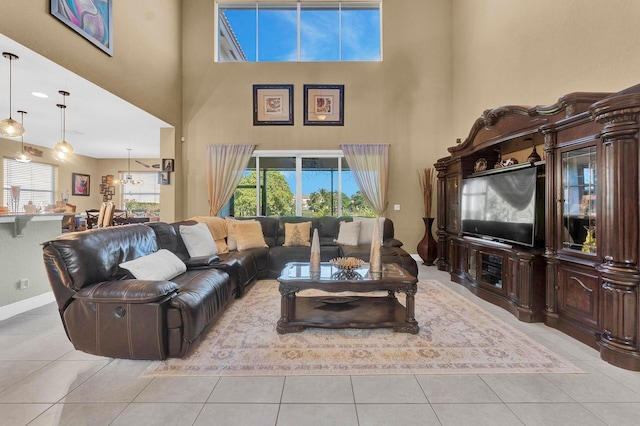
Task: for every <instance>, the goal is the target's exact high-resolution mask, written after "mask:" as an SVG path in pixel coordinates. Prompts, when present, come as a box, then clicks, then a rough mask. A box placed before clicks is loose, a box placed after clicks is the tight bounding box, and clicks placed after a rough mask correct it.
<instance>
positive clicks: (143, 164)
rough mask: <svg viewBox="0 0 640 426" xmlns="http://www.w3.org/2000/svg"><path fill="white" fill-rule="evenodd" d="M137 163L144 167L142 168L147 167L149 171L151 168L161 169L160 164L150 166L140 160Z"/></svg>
mask: <svg viewBox="0 0 640 426" xmlns="http://www.w3.org/2000/svg"><path fill="white" fill-rule="evenodd" d="M135 162H136V163H138V164H140V165H142V166H145V167H146V168H147V169H148V168H149V167H153V168H154V169H159V168H160V164H151V165H149V164H147V163H143V162H142V161H140V160H135Z"/></svg>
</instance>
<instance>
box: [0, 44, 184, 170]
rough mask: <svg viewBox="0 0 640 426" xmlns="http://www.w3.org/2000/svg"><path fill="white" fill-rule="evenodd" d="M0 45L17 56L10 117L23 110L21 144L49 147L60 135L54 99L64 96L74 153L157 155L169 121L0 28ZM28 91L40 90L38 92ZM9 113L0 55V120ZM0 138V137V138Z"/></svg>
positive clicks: (4, 66) (68, 136) (6, 79)
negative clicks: (24, 112) (67, 67)
mask: <svg viewBox="0 0 640 426" xmlns="http://www.w3.org/2000/svg"><path fill="white" fill-rule="evenodd" d="M0 51H1V52H11V53H13V54H15V55H18V56H19V58H20V59H19V60H17V61H12V62H11V66H12V98H13V99H12V114H11V115H12V118H13V119H14V120H17V121H20V114H18V113H17V112H16V111H18V110H23V111H26V112H27V114H26V115H25V118H24V127H25V129H26V132H25V134H24V142H25V144H27V145H29V144H33V145H39V146H43V147H48V148H53V147H54V146H55V144H56V143H57V142H59V141H60V139H61V136H62V116H61V111H60V108H58V107H56V104H61V103H62V101H63V97H62V95H60V94H59V93H58V91H59V90H65V91H67V92H69V93H70V96H68V97H66V99H65V102H66V104H67V108H66V140H67V142H69V143H70V144H71V145H73V147H74V150H75V153H77V154H81V155H86V156H89V157H94V158H126V157H127V148H132V151H131V157H132V158H159V157H160V128H161V127H172V126H170V125H168V124H167V123H165V122H164V121H162V120H160V119H158V118H156V117H154V116H152V115H151V114H149V113H147V112H145V111H143V110H141V109H140V108H138V107H136V106H134V105H132V104H130V103H128V102H127V101H125V100H123V99H121V98H119V97H117V96H115V95H113V94H111V93H109V92H107V91H106V90H104V89H102V88H100V87H98V86H97V85H95V84H93V83H91V82H89V81H87V80H85V79H84V78H82V77H80V76H78V75H77V74H74V73H72V72H71V71H69V70H67V69H65V68H63V67H61V66H59V65H58V64H56V63H54V62H52V61H50V60H48V59H47V58H45V57H43V56H41V55H39V54H37V53H35V52H33V51H31V50H29V49H27V48H26V47H24V46H22V45H21V44H19V43H16V42H15V41H13V40H11V39H10V38H8V37H6V36H4V35H2V34H0ZM32 92H40V93H44V94H46V95H47V96H48V98H38V97H36V96H33V95H32ZM8 116H9V60H8V59H6V58H4V57H1V56H0V120H1V119H5V118H7V117H8ZM0 143H2V141H1V140H0Z"/></svg>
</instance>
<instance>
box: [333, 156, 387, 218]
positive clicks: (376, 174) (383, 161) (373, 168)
mask: <svg viewBox="0 0 640 426" xmlns="http://www.w3.org/2000/svg"><path fill="white" fill-rule="evenodd" d="M340 147H341V148H342V152H344V158H345V159H346V160H347V163H348V164H349V169H351V172H352V173H353V176H354V178H355V180H356V183H357V184H358V187H359V188H360V191H362V194H363V195H364V197H365V199H366V200H367V201H368V202H369V204H371V207H373V209H374V210H375V211H376V214H377V215H378V216H383V215H384V212H385V210H386V209H387V182H388V180H389V145H388V144H383V145H377V144H343V145H340Z"/></svg>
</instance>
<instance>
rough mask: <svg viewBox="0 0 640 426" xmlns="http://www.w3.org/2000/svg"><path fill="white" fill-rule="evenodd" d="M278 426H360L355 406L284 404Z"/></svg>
mask: <svg viewBox="0 0 640 426" xmlns="http://www.w3.org/2000/svg"><path fill="white" fill-rule="evenodd" d="M276 424H277V425H278V426H301V425H304V426H335V425H340V426H358V416H357V414H356V407H355V405H353V404H282V405H281V406H280V413H279V414H278V422H277V423H276Z"/></svg>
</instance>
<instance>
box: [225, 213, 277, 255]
mask: <svg viewBox="0 0 640 426" xmlns="http://www.w3.org/2000/svg"><path fill="white" fill-rule="evenodd" d="M233 228H234V230H235V232H236V240H237V243H238V251H243V250H248V249H251V248H257V247H269V246H268V245H267V243H266V242H265V241H264V234H263V233H262V225H260V222H258V221H257V220H239V221H237V222H236V223H235V224H234V225H233Z"/></svg>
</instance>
